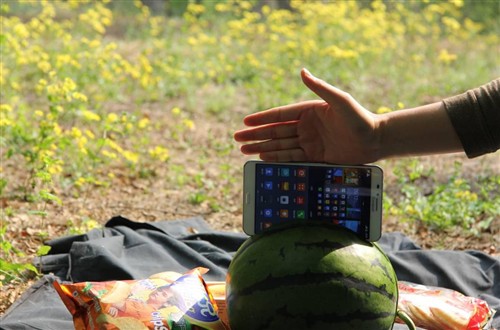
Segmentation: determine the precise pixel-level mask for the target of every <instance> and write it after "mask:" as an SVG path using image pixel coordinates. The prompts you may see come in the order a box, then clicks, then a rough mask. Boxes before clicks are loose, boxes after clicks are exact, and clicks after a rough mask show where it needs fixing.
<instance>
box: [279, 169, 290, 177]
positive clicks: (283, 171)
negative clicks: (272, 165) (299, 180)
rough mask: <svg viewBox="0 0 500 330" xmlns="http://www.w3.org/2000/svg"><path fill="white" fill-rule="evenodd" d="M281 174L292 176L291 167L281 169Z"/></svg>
mask: <svg viewBox="0 0 500 330" xmlns="http://www.w3.org/2000/svg"><path fill="white" fill-rule="evenodd" d="M280 175H281V176H290V169H289V168H287V167H285V168H282V169H281V170H280Z"/></svg>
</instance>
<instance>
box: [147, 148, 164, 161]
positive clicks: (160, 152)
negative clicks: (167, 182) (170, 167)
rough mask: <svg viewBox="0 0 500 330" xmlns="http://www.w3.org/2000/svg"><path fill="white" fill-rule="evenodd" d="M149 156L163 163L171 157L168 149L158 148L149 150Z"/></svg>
mask: <svg viewBox="0 0 500 330" xmlns="http://www.w3.org/2000/svg"><path fill="white" fill-rule="evenodd" d="M149 154H150V156H151V157H152V158H155V159H158V160H160V161H162V162H164V161H166V160H167V159H168V157H169V155H168V149H166V148H163V147H160V146H156V147H154V148H153V149H149Z"/></svg>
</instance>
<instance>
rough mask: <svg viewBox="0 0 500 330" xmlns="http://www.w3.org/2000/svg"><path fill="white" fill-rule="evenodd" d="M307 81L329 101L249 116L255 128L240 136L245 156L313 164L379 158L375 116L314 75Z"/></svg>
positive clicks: (248, 121) (304, 73)
mask: <svg viewBox="0 0 500 330" xmlns="http://www.w3.org/2000/svg"><path fill="white" fill-rule="evenodd" d="M301 75H302V80H303V82H304V84H305V85H306V86H308V87H309V88H310V89H311V90H312V91H313V92H314V93H316V94H317V95H318V96H320V97H321V98H322V99H323V100H317V101H306V102H301V103H296V104H291V105H287V106H282V107H277V108H273V109H270V110H267V111H262V112H259V113H255V114H252V115H249V116H247V117H246V118H245V120H244V123H245V125H247V126H250V128H247V129H244V130H241V131H238V132H236V133H235V134H234V138H235V139H236V141H239V142H246V143H247V144H245V145H243V146H242V147H241V151H242V152H243V153H244V154H259V156H260V158H261V159H262V160H266V161H280V162H285V161H308V162H327V163H337V164H360V163H367V162H372V161H375V160H376V159H377V147H376V146H377V145H378V140H379V137H378V136H377V130H376V128H377V127H376V121H375V115H374V114H372V113H371V112H370V111H368V110H366V109H365V108H363V107H362V106H361V105H360V104H359V103H358V102H356V100H354V99H353V98H352V97H351V96H350V95H349V94H347V93H345V92H343V91H341V90H339V89H337V88H335V87H333V86H331V85H329V84H327V83H326V82H324V81H322V80H320V79H317V78H315V77H313V76H312V75H311V74H310V73H309V72H308V71H307V70H305V69H303V70H302V72H301Z"/></svg>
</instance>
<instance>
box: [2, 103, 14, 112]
mask: <svg viewBox="0 0 500 330" xmlns="http://www.w3.org/2000/svg"><path fill="white" fill-rule="evenodd" d="M11 111H12V107H11V106H10V105H9V104H0V112H11Z"/></svg>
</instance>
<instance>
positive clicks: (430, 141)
mask: <svg viewBox="0 0 500 330" xmlns="http://www.w3.org/2000/svg"><path fill="white" fill-rule="evenodd" d="M376 123H377V125H378V131H379V139H378V143H379V148H378V150H379V155H378V157H377V158H378V159H385V158H392V157H403V156H418V155H430V154H438V153H452V152H460V151H463V147H462V144H461V142H460V139H459V138H458V135H457V133H456V132H455V129H454V127H453V125H452V123H451V121H450V118H449V116H448V114H447V113H446V110H445V108H444V104H443V103H442V102H436V103H432V104H428V105H424V106H420V107H416V108H412V109H406V110H399V111H394V112H390V113H387V114H383V115H379V116H377V119H376Z"/></svg>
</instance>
